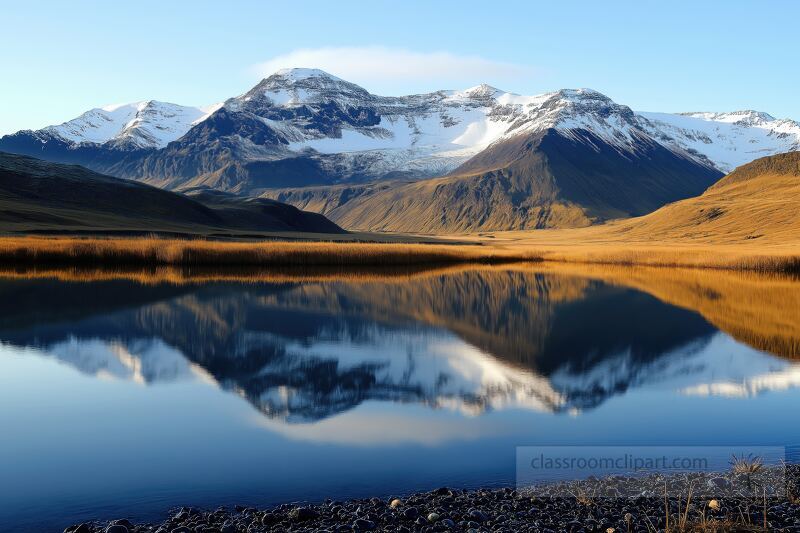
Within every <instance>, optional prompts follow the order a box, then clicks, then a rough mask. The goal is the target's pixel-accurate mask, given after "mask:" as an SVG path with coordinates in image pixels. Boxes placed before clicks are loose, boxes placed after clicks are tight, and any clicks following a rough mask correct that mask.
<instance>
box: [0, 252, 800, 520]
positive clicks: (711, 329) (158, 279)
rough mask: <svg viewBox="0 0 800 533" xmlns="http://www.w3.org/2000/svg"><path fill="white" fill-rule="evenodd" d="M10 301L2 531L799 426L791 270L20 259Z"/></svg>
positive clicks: (0, 398)
mask: <svg viewBox="0 0 800 533" xmlns="http://www.w3.org/2000/svg"><path fill="white" fill-rule="evenodd" d="M0 309H2V311H1V312H0V426H1V427H2V428H3V431H2V433H1V434H0V530H1V531H60V530H61V529H63V528H64V527H65V526H67V525H69V524H72V523H76V522H80V521H84V520H88V519H93V518H98V519H102V518H107V519H108V518H119V517H128V518H131V519H135V520H150V519H157V518H160V517H163V516H164V515H165V513H166V512H167V511H168V510H169V509H170V508H171V507H174V506H181V505H192V506H198V507H211V508H214V507H217V506H220V505H227V506H232V505H234V504H245V505H254V506H256V505H257V506H267V505H271V504H276V503H283V502H294V501H319V500H323V499H325V498H327V497H331V498H337V499H343V498H349V497H366V496H381V497H386V496H390V495H401V494H404V493H408V492H411V491H418V490H427V489H432V488H436V487H440V486H454V487H478V486H488V487H492V486H503V485H513V484H514V482H515V460H516V449H517V447H519V446H571V445H590V446H605V445H608V446H650V445H657V446H672V445H674V446H686V445H689V446H737V445H758V446H779V447H783V446H792V445H795V444H798V443H800V425H798V424H796V422H795V417H794V411H795V408H796V406H798V405H800V388H798V387H799V386H800V364H798V362H800V310H798V309H800V282H798V281H796V280H792V279H786V278H779V277H770V278H760V277H758V276H755V275H745V274H734V273H722V272H702V271H688V270H687V271H673V270H668V269H662V270H657V269H650V270H648V269H624V268H614V269H611V268H608V269H603V268H600V267H593V268H589V267H584V268H581V267H577V266H576V267H564V268H554V267H550V268H545V267H543V266H536V265H521V266H513V267H492V268H489V267H485V268H478V267H475V268H471V267H467V268H447V269H438V270H431V271H391V272H387V271H383V272H369V271H360V272H324V271H317V272H303V273H296V272H295V273H291V272H288V273H287V272H277V273H237V274H218V273H205V272H204V273H196V272H180V271H179V272H171V271H161V270H159V271H151V272H146V273H136V272H111V273H103V272H96V271H92V272H78V271H63V272H62V271H52V272H41V271H38V272H28V273H20V272H5V273H4V274H0ZM571 474H573V473H570V472H568V473H564V474H563V475H565V476H567V475H571Z"/></svg>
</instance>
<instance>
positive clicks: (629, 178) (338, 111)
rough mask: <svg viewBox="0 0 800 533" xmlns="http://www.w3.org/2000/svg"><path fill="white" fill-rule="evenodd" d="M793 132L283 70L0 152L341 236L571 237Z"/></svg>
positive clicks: (98, 113) (577, 99)
mask: <svg viewBox="0 0 800 533" xmlns="http://www.w3.org/2000/svg"><path fill="white" fill-rule="evenodd" d="M798 149H800V124H799V123H797V122H794V121H791V120H779V119H775V118H773V117H771V116H770V115H768V114H766V113H762V112H756V111H738V112H732V113H699V112H698V113H685V114H668V113H638V112H634V111H632V110H631V109H630V108H629V107H627V106H625V105H621V104H618V103H616V102H614V101H612V100H611V99H610V98H608V97H607V96H605V95H603V94H601V93H599V92H597V91H593V90H590V89H576V90H570V89H565V90H560V91H556V92H551V93H546V94H541V95H536V96H520V95H517V94H513V93H509V92H504V91H501V90H498V89H495V88H493V87H490V86H488V85H479V86H476V87H472V88H469V89H466V90H463V91H436V92H432V93H427V94H419V95H410V96H402V97H385V96H378V95H374V94H371V93H370V92H368V91H367V90H365V89H363V88H362V87H359V86H358V85H355V84H353V83H350V82H347V81H345V80H342V79H339V78H337V77H335V76H333V75H330V74H328V73H325V72H323V71H320V70H315V69H287V70H281V71H278V72H276V73H275V74H273V75H271V76H269V77H268V78H266V79H264V80H262V81H261V82H260V83H258V84H257V85H256V86H255V87H253V88H252V89H250V90H249V91H247V92H245V93H244V94H242V95H240V96H237V97H234V98H230V99H228V100H226V101H225V102H223V103H221V104H215V105H211V106H207V107H203V108H191V107H183V106H178V105H175V104H167V103H161V102H154V101H150V102H140V103H136V104H130V105H122V106H108V107H104V108H98V109H94V110H91V111H88V112H86V113H84V114H83V115H81V116H80V117H78V118H76V119H74V120H71V121H69V122H66V123H64V124H62V125H58V126H50V127H47V128H44V129H41V130H36V131H30V130H25V131H20V132H17V133H15V134H12V135H7V136H5V137H3V138H2V139H0V150H4V151H8V152H13V153H20V154H25V155H32V156H35V157H39V158H42V159H46V160H51V161H57V162H69V163H78V164H81V165H84V166H87V167H89V168H91V169H93V170H96V171H99V172H103V173H106V174H110V175H113V176H117V177H123V178H130V179H135V180H139V181H142V182H145V183H148V184H151V185H155V186H158V187H160V188H165V189H169V190H177V191H192V190H195V191H196V190H198V189H213V190H216V191H223V192H228V193H233V194H237V195H246V196H264V197H267V198H272V199H276V200H279V201H282V202H287V203H290V204H292V205H295V206H297V207H299V208H301V209H306V210H312V211H317V212H320V213H323V214H325V215H326V216H328V217H329V218H330V219H331V220H333V221H334V222H337V223H338V224H339V225H341V226H343V227H345V228H347V229H364V230H387V231H406V232H430V233H436V232H454V231H483V230H504V229H531V228H547V227H575V226H585V225H589V224H593V223H595V222H599V221H604V220H608V219H614V218H623V217H630V216H638V215H644V214H647V213H649V212H652V211H654V210H656V209H658V208H659V207H661V206H663V205H665V204H667V203H670V202H674V201H676V200H681V199H684V198H689V197H693V196H697V195H699V194H701V193H702V192H703V191H705V190H706V189H707V188H708V187H709V186H710V185H712V184H713V183H715V182H716V181H717V180H718V179H719V178H720V177H722V175H723V174H724V173H727V172H729V171H730V170H732V169H733V168H735V167H737V166H739V165H741V164H744V163H747V162H749V161H751V160H753V159H755V158H757V157H761V156H765V155H772V154H776V153H782V152H788V151H793V150H798Z"/></svg>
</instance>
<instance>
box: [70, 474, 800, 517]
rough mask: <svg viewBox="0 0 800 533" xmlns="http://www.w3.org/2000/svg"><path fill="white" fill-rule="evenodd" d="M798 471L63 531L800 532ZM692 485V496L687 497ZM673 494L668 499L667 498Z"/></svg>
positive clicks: (473, 493) (375, 501) (184, 513)
mask: <svg viewBox="0 0 800 533" xmlns="http://www.w3.org/2000/svg"><path fill="white" fill-rule="evenodd" d="M797 474H798V471H796V470H791V471H790V470H788V469H787V470H784V469H783V468H773V469H763V470H761V471H759V472H757V473H754V474H752V475H751V474H747V475H742V474H741V473H739V474H735V473H725V474H720V473H716V474H713V473H707V474H678V475H671V476H663V475H661V474H651V475H648V476H643V477H636V478H631V477H622V476H615V477H609V478H603V479H597V478H588V479H586V480H581V481H571V482H561V483H553V484H547V485H541V486H535V487H531V488H528V489H525V490H515V489H512V488H503V489H476V490H459V489H450V488H440V489H437V490H434V491H430V492H424V493H416V494H411V495H407V496H404V497H398V498H389V499H379V498H368V499H356V500H349V501H333V500H326V501H325V502H323V503H320V504H315V505H288V504H287V505H279V506H277V507H273V508H270V509H255V508H251V507H241V506H237V507H236V508H235V509H224V508H223V509H217V510H215V511H203V510H198V509H192V508H182V509H177V510H175V511H174V512H173V513H171V516H170V517H169V518H167V519H166V520H164V521H162V522H160V523H154V524H133V523H131V522H130V521H128V520H124V519H123V520H114V521H111V522H93V523H85V524H79V525H75V526H71V527H68V528H67V529H65V530H64V531H65V533H100V532H102V533H260V532H318V531H319V532H321V531H327V532H343V531H380V532H398V533H402V532H411V531H421V532H445V531H466V532H471V533H479V532H513V533H516V532H561V531H568V532H604V533H615V532H616V533H622V532H655V531H786V532H800V500H798V499H797V498H796V497H795V495H796V494H798V492H797V488H798V486H800V484H799V483H798V479H800V476H798V475H797ZM687 488H688V490H687ZM665 490H666V494H667V498H666V499H665V497H664V495H665Z"/></svg>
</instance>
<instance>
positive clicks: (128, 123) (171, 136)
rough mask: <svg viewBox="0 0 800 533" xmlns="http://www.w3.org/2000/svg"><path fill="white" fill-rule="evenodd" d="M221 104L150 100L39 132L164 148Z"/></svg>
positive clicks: (91, 112) (98, 111) (83, 140)
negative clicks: (196, 104)
mask: <svg viewBox="0 0 800 533" xmlns="http://www.w3.org/2000/svg"><path fill="white" fill-rule="evenodd" d="M221 105H222V104H215V105H211V106H206V107H187V106H181V105H177V104H171V103H168V102H158V101H155V100H148V101H145V102H134V103H130V104H116V105H109V106H105V107H98V108H95V109H91V110H89V111H87V112H86V113H84V114H82V115H81V116H79V117H77V118H74V119H72V120H70V121H68V122H64V123H63V124H59V125H57V126H48V127H46V128H44V129H43V130H40V132H41V133H42V134H43V135H45V136H53V137H55V138H58V139H61V140H64V141H67V142H70V143H74V144H81V143H91V144H98V145H102V144H105V143H111V144H113V145H114V146H115V147H118V148H134V149H136V148H163V147H164V146H166V145H167V144H168V143H170V142H172V141H174V140H175V139H178V138H180V137H182V136H183V135H184V134H185V133H186V132H187V131H189V129H190V128H191V127H192V126H194V125H195V124H198V123H200V122H202V121H203V120H205V119H206V118H208V117H209V116H210V115H211V113H213V112H214V111H216V110H217V109H219V107H220V106H221Z"/></svg>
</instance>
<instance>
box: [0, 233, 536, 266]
mask: <svg viewBox="0 0 800 533" xmlns="http://www.w3.org/2000/svg"><path fill="white" fill-rule="evenodd" d="M537 259H538V257H537V256H536V255H535V254H534V253H531V252H529V251H521V250H517V251H514V250H498V249H495V248H492V247H487V246H479V245H447V244H441V245H438V244H387V243H359V242H346V243H342V242H336V243H332V242H264V241H262V242H227V241H209V240H179V239H160V238H156V237H144V238H77V237H34V236H26V237H4V238H0V263H3V264H5V265H76V264H77V265H131V266H169V265H182V266H225V265H231V266H233V265H236V266H294V265H297V266H305V267H308V266H317V265H330V266H382V265H420V264H447V263H470V262H474V263H487V264H488V263H504V262H512V261H535V260H537Z"/></svg>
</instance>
